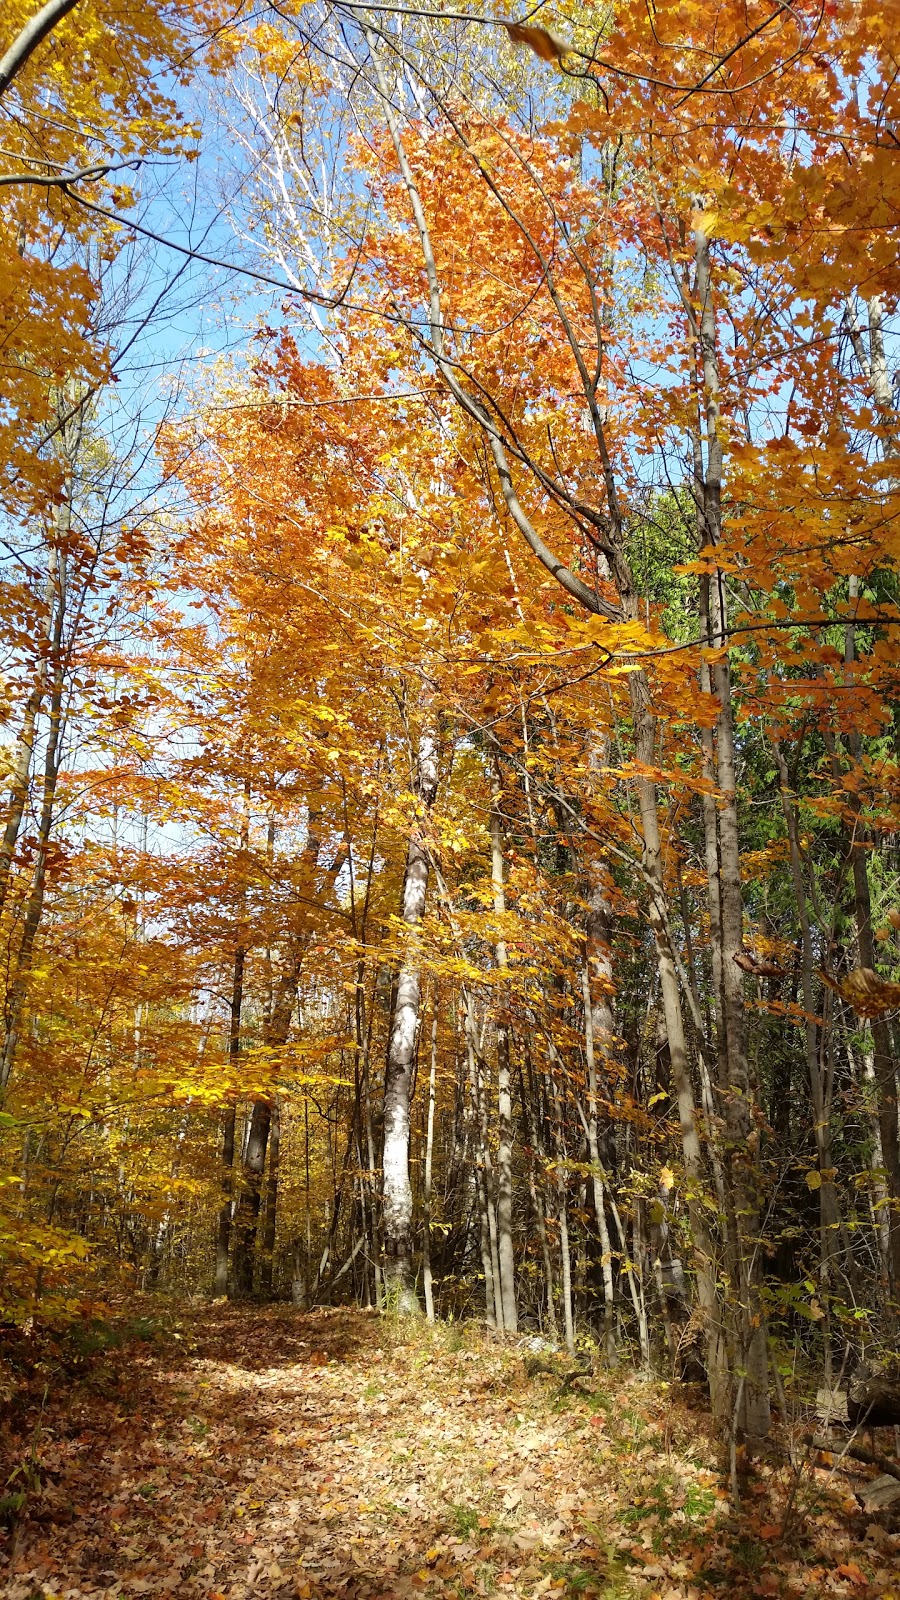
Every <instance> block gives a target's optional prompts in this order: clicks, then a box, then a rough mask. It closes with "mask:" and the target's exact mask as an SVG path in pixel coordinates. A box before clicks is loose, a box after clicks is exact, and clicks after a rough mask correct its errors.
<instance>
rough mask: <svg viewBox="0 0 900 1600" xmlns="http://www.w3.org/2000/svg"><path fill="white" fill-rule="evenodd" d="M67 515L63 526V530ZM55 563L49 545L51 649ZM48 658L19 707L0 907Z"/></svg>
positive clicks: (46, 639) (0, 858)
mask: <svg viewBox="0 0 900 1600" xmlns="http://www.w3.org/2000/svg"><path fill="white" fill-rule="evenodd" d="M67 525H68V518H67V517H66V523H65V525H64V530H63V531H67ZM58 563H59V550H58V549H57V548H51V550H50V553H49V562H48V575H47V590H46V594H45V598H44V604H45V606H46V608H47V625H46V628H45V631H44V636H43V640H42V644H44V645H45V646H46V647H47V649H48V650H50V651H52V649H53V640H54V632H55V626H56V621H57V615H58V608H57V604H56V599H57V592H56V591H57V570H58ZM47 669H48V660H47V658H46V657H43V658H42V659H41V660H40V661H39V662H38V665H37V667H36V669H35V674H34V682H33V683H32V686H31V691H30V693H29V695H28V698H27V699H26V701H25V705H24V707H23V710H22V723H21V726H20V728H19V735H18V738H17V739H16V744H15V749H14V751H13V757H12V761H11V763H10V774H9V799H8V800H7V804H6V822H5V824H4V828H3V835H2V838H0V911H2V910H3V907H4V905H5V904H6V895H7V891H8V889H9V877H10V869H11V867H12V859H13V855H14V854H15V849H16V844H17V843H18V838H19V829H20V828H21V826H22V817H23V815H24V813H25V806H26V804H27V801H28V788H29V779H30V777H31V760H32V755H33V752H34V740H35V731H36V727H37V719H38V713H39V712H40V709H41V705H42V704H43V700H44V695H45V693H46V690H47Z"/></svg>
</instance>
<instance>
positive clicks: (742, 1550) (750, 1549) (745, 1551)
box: [734, 1539, 766, 1572]
mask: <svg viewBox="0 0 900 1600" xmlns="http://www.w3.org/2000/svg"><path fill="white" fill-rule="evenodd" d="M734 1558H735V1560H736V1561H738V1562H740V1564H741V1566H742V1567H743V1569H744V1571H745V1572H759V1571H761V1569H762V1567H763V1565H764V1563H765V1559H766V1551H765V1546H764V1545H761V1544H760V1542H759V1540H758V1539H738V1541H737V1543H736V1544H735V1547H734Z"/></svg>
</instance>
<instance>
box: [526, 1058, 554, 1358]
mask: <svg viewBox="0 0 900 1600" xmlns="http://www.w3.org/2000/svg"><path fill="white" fill-rule="evenodd" d="M525 1060H526V1063H527V1066H528V1088H527V1090H526V1086H525V1078H524V1075H523V1076H522V1079H521V1085H520V1089H521V1097H522V1109H523V1111H524V1112H525V1120H526V1124H527V1127H528V1140H529V1143H530V1146H531V1149H530V1151H529V1160H528V1186H529V1193H530V1195H531V1206H532V1210H533V1212H534V1219H535V1226H536V1228H537V1234H538V1240H539V1242H540V1246H541V1256H542V1258H543V1262H544V1285H545V1288H546V1292H547V1324H548V1327H549V1330H550V1337H551V1339H552V1340H553V1342H554V1344H555V1343H556V1340H557V1338H558V1336H559V1329H558V1327H557V1322H556V1303H555V1299H554V1290H553V1261H552V1257H551V1255H550V1241H549V1239H548V1237H547V1215H546V1211H545V1209H544V1196H543V1194H542V1193H541V1189H540V1186H539V1183H538V1173H540V1174H541V1176H543V1173H544V1171H545V1170H546V1162H545V1160H544V1147H543V1140H542V1139H541V1133H540V1127H539V1125H538V1118H537V1112H536V1110H535V1085H534V1071H533V1068H532V1064H531V1052H530V1050H529V1049H528V1047H527V1045H526V1047H525Z"/></svg>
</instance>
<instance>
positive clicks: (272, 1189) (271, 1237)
mask: <svg viewBox="0 0 900 1600" xmlns="http://www.w3.org/2000/svg"><path fill="white" fill-rule="evenodd" d="M280 1163H281V1107H280V1105H279V1103H278V1096H277V1095H276V1096H275V1099H274V1101H273V1103H272V1122H271V1127H270V1129H269V1170H268V1172H267V1174H266V1208H265V1213H264V1217H263V1231H262V1256H261V1260H260V1264H259V1287H260V1291H261V1293H262V1294H264V1295H265V1296H266V1297H267V1298H271V1294H272V1278H273V1272H274V1266H275V1235H276V1231H277V1227H278V1178H279V1167H280Z"/></svg>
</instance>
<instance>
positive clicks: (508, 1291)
mask: <svg viewBox="0 0 900 1600" xmlns="http://www.w3.org/2000/svg"><path fill="white" fill-rule="evenodd" d="M500 798H501V796H500V791H499V790H498V791H497V792H496V793H495V796H494V805H493V808H492V810H491V881H492V886H493V894H494V913H495V915H496V916H497V917H502V916H504V915H505V913H506V896H505V892H504V888H503V821H502V817H501V814H500ZM494 956H495V960H496V962H497V969H498V971H499V972H506V970H507V966H508V963H507V959H506V942H505V940H504V939H502V938H498V939H497V942H496V944H495V946H494ZM507 1007H508V996H507V994H506V993H505V992H501V995H500V1000H499V1016H498V1020H497V1106H498V1120H499V1130H500V1138H499V1142H498V1145H497V1254H498V1258H499V1263H500V1298H501V1302H502V1305H503V1326H504V1328H505V1330H506V1332H507V1333H515V1332H516V1329H517V1327H518V1316H517V1312H516V1276H515V1272H516V1264H515V1254H514V1251H513V1178H512V1087H511V1078H510V1030H509V1015H508V1009H507Z"/></svg>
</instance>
